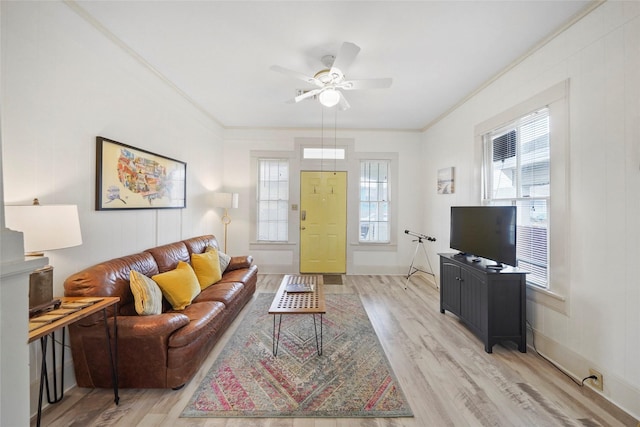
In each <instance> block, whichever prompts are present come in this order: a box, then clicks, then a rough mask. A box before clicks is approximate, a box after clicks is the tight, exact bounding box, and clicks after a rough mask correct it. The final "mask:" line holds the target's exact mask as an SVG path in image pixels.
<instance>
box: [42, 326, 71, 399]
mask: <svg viewBox="0 0 640 427" xmlns="http://www.w3.org/2000/svg"><path fill="white" fill-rule="evenodd" d="M65 329H66V328H62V342H61V344H60V345H61V347H62V349H61V352H62V354H61V355H60V360H61V363H60V393H58V372H57V371H56V333H55V331H53V332H51V362H52V365H53V374H52V377H53V399H52V398H51V391H50V387H49V372H48V370H47V363H46V360H45V364H44V384H45V387H46V388H47V402H49V404H53V403H58V402H60V401H61V400H62V398H63V397H64V346H65V341H66V340H65ZM40 343H41V344H42V341H40ZM45 345H46V344H45ZM44 353H45V351H44V350H43V355H44Z"/></svg>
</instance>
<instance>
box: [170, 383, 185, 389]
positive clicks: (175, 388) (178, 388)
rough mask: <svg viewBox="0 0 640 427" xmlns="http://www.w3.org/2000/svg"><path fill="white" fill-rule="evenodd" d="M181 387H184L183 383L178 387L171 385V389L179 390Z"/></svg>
mask: <svg viewBox="0 0 640 427" xmlns="http://www.w3.org/2000/svg"><path fill="white" fill-rule="evenodd" d="M185 384H186V383H185ZM182 387H184V384H182V385H179V386H178V387H173V388H171V390H180V389H181V388H182Z"/></svg>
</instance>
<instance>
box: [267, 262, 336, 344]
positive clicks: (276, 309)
mask: <svg viewBox="0 0 640 427" xmlns="http://www.w3.org/2000/svg"><path fill="white" fill-rule="evenodd" d="M291 283H301V284H309V285H312V286H314V290H313V292H287V285H288V284H291ZM322 285H323V280H322V276H321V275H293V274H287V275H285V276H284V278H283V279H282V282H281V283H280V287H279V288H278V292H277V293H276V296H275V297H274V298H273V302H272V303H271V307H270V308H269V314H273V355H274V356H277V355H278V345H279V344H280V326H281V325H282V315H283V314H311V315H313V328H314V330H315V333H316V347H317V350H318V355H319V356H321V355H322V315H323V314H324V313H326V312H327V311H326V308H325V301H324V289H323V286H322ZM276 314H279V315H280V320H279V322H278V333H277V334H276ZM316 314H319V315H320V340H318V328H317V326H316Z"/></svg>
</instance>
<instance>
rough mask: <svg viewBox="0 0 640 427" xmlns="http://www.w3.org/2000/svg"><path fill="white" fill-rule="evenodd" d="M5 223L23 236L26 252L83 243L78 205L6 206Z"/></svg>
mask: <svg viewBox="0 0 640 427" xmlns="http://www.w3.org/2000/svg"><path fill="white" fill-rule="evenodd" d="M5 220H6V225H7V227H8V228H10V229H12V230H15V231H22V233H24V250H25V252H41V251H48V250H53V249H63V248H70V247H73V246H78V245H81V244H82V234H81V232H80V219H79V217H78V207H77V206H76V205H31V206H5Z"/></svg>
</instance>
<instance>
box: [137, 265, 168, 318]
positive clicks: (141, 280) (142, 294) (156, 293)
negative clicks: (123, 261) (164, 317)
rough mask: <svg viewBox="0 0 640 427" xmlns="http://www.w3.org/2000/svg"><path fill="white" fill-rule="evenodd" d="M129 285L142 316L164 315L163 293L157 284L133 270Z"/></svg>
mask: <svg viewBox="0 0 640 427" xmlns="http://www.w3.org/2000/svg"><path fill="white" fill-rule="evenodd" d="M129 285H130V286H131V293H132V294H133V299H134V302H135V306H136V312H137V313H138V314H139V315H141V316H148V315H151V314H160V313H162V291H161V290H160V287H159V286H158V284H157V283H156V282H154V281H153V280H151V279H150V278H148V277H147V276H145V275H144V274H142V273H138V272H137V271H135V270H131V273H129Z"/></svg>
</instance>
